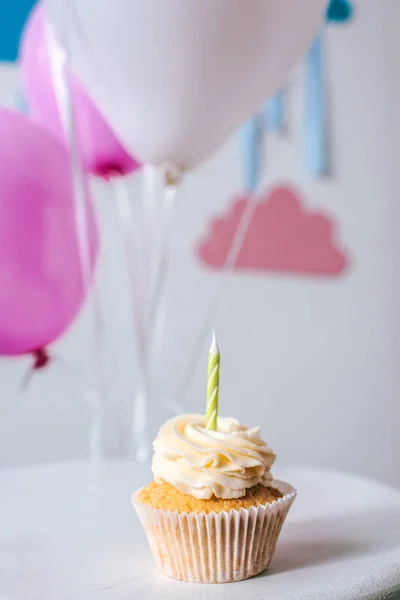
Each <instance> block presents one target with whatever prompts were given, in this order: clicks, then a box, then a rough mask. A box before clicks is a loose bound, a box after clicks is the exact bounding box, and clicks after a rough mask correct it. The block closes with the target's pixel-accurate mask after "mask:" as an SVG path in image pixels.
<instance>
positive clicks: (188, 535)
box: [132, 481, 297, 583]
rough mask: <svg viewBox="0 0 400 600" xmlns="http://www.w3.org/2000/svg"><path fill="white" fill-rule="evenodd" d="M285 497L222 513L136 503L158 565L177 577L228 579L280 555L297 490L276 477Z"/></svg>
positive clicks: (243, 576)
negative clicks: (280, 541) (282, 534)
mask: <svg viewBox="0 0 400 600" xmlns="http://www.w3.org/2000/svg"><path fill="white" fill-rule="evenodd" d="M271 487H275V488H276V489H278V490H279V491H280V492H281V493H282V494H283V497H282V498H279V500H275V501H274V502H272V503H271V504H265V505H264V504H263V505H260V506H258V507H250V508H248V509H245V508H241V509H240V510H231V511H230V512H225V511H222V512H220V513H215V512H212V513H209V514H206V513H204V512H203V513H200V514H197V513H195V512H191V513H179V512H177V511H170V510H163V509H159V508H152V507H151V506H148V505H145V504H142V503H140V502H138V500H137V494H138V492H137V493H136V494H133V496H132V502H133V505H134V507H135V509H136V511H137V513H138V515H139V518H140V520H141V523H142V525H143V527H144V530H145V533H146V535H147V539H148V541H149V545H150V549H151V552H152V554H153V557H154V560H155V562H156V564H157V567H158V569H159V570H160V571H161V572H162V573H164V575H167V576H168V577H173V578H175V579H181V580H183V581H191V582H197V583H228V582H231V581H240V580H242V579H248V578H249V577H252V576H253V575H257V574H258V573H261V571H264V570H265V569H266V568H267V567H268V565H269V563H270V561H271V558H272V556H273V554H274V551H275V547H276V543H277V541H278V537H279V534H280V531H281V528H282V525H283V522H284V521H285V518H286V515H287V514H288V512H289V509H290V507H291V506H292V504H293V501H294V499H295V497H296V493H297V492H296V490H295V489H294V488H293V487H292V486H291V485H289V484H288V483H285V482H283V481H274V482H272V483H271Z"/></svg>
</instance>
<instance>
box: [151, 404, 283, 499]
mask: <svg viewBox="0 0 400 600" xmlns="http://www.w3.org/2000/svg"><path fill="white" fill-rule="evenodd" d="M153 448H154V457H153V464H152V470H153V475H154V479H155V480H156V481H158V482H161V481H166V482H168V483H171V484H172V485H173V486H175V487H176V488H177V489H178V490H180V491H181V492H182V493H184V494H190V495H191V496H194V497H195V498H211V496H212V495H213V494H214V495H215V496H216V497H217V498H240V497H241V496H244V494H245V493H246V490H247V489H248V488H251V487H253V486H254V485H256V484H258V483H262V484H263V485H266V484H268V482H270V481H271V479H272V475H271V473H270V468H271V466H272V465H273V463H274V461H275V454H274V452H273V450H271V449H270V448H269V447H268V446H267V444H266V443H265V442H263V440H262V439H261V438H260V428H259V427H253V428H252V429H248V428H247V427H244V426H242V425H240V424H239V422H238V421H236V419H232V418H222V417H218V425H217V431H210V430H208V429H206V428H205V416H204V415H182V416H179V417H174V418H173V419H170V420H169V421H167V422H166V423H165V424H164V425H163V426H162V427H161V429H160V431H159V432H158V436H157V438H156V439H155V441H154V442H153Z"/></svg>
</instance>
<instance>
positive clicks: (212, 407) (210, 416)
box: [206, 331, 220, 431]
mask: <svg viewBox="0 0 400 600" xmlns="http://www.w3.org/2000/svg"><path fill="white" fill-rule="evenodd" d="M219 365H220V354H219V348H218V343H217V337H216V335H215V331H214V332H213V339H212V342H211V347H210V350H209V352H208V383H207V409H206V429H211V430H212V431H216V430H217V418H218V395H219Z"/></svg>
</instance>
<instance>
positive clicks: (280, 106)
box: [265, 90, 285, 133]
mask: <svg viewBox="0 0 400 600" xmlns="http://www.w3.org/2000/svg"><path fill="white" fill-rule="evenodd" d="M265 112H266V117H267V124H268V131H277V132H279V133H280V132H282V131H283V127H284V118H285V92H284V91H283V90H281V91H280V92H277V93H276V94H275V95H274V96H272V98H270V99H269V100H268V102H267V104H266V107H265Z"/></svg>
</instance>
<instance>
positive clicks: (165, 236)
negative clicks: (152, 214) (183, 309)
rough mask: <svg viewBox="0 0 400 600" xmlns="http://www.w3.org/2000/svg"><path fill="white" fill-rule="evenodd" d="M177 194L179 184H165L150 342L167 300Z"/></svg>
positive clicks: (149, 333) (151, 304) (150, 315)
mask: <svg viewBox="0 0 400 600" xmlns="http://www.w3.org/2000/svg"><path fill="white" fill-rule="evenodd" d="M176 194H177V185H175V184H172V185H171V184H165V185H164V193H163V196H164V199H163V200H164V201H163V205H162V234H161V245H160V250H159V257H158V264H157V266H156V276H155V280H154V288H153V291H152V294H151V300H150V308H149V314H148V336H149V341H150V342H151V341H152V338H153V332H154V329H155V326H156V322H157V319H158V316H159V312H160V309H161V306H162V303H163V301H164V300H165V287H166V282H167V277H168V271H169V263H170V237H171V224H172V214H173V210H174V208H175V202H176Z"/></svg>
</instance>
